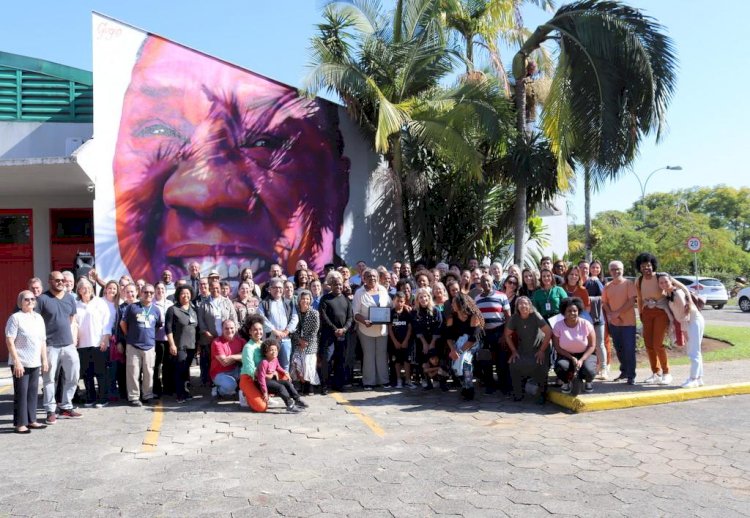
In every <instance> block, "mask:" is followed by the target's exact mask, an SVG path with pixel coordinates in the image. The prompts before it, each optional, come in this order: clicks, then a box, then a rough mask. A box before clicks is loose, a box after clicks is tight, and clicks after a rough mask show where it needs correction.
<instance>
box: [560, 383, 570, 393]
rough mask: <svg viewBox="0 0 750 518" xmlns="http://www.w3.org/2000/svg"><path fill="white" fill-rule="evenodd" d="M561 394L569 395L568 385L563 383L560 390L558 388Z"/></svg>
mask: <svg viewBox="0 0 750 518" xmlns="http://www.w3.org/2000/svg"><path fill="white" fill-rule="evenodd" d="M560 390H561V391H562V393H563V394H570V383H563V385H562V388H560Z"/></svg>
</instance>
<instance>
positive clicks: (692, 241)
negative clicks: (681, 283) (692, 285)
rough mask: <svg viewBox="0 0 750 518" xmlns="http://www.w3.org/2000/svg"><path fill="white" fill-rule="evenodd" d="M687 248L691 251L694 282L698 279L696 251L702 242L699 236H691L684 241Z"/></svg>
mask: <svg viewBox="0 0 750 518" xmlns="http://www.w3.org/2000/svg"><path fill="white" fill-rule="evenodd" d="M685 245H686V246H687V249H688V250H690V251H691V252H693V275H694V276H695V280H696V282H697V281H698V252H700V251H701V248H703V243H702V242H701V240H700V238H699V237H696V236H691V237H689V238H688V239H687V241H686V242H685Z"/></svg>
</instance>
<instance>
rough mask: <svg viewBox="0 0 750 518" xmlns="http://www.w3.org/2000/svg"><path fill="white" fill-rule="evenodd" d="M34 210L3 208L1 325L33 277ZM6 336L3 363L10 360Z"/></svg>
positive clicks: (0, 350) (0, 218)
mask: <svg viewBox="0 0 750 518" xmlns="http://www.w3.org/2000/svg"><path fill="white" fill-rule="evenodd" d="M31 216H32V213H31V209H0V323H1V324H2V328H3V332H5V323H6V322H7V321H8V317H9V316H10V314H11V313H13V311H14V309H15V307H16V299H17V297H18V292H19V291H21V290H23V289H25V288H26V285H27V283H28V281H29V279H30V278H31V277H33V276H34V245H33V242H34V240H33V237H34V236H33V229H32V223H31ZM7 359H8V348H7V346H6V345H5V335H3V339H2V341H1V343H0V361H7Z"/></svg>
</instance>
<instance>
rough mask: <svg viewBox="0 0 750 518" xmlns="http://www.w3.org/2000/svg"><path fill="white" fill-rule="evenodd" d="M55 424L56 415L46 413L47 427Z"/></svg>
mask: <svg viewBox="0 0 750 518" xmlns="http://www.w3.org/2000/svg"><path fill="white" fill-rule="evenodd" d="M56 422H57V415H56V414H55V413H54V412H47V425H48V426H49V425H52V424H55V423H56Z"/></svg>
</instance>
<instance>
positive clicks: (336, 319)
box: [5, 253, 703, 433]
mask: <svg viewBox="0 0 750 518" xmlns="http://www.w3.org/2000/svg"><path fill="white" fill-rule="evenodd" d="M635 265H636V269H637V270H638V271H639V272H640V273H641V275H640V276H639V277H638V278H637V279H636V281H635V282H633V281H631V280H629V279H626V278H625V277H624V276H623V270H624V268H623V264H622V263H621V262H619V261H612V262H611V263H609V265H608V266H609V273H610V275H611V280H610V281H609V282H606V284H605V279H604V277H603V276H602V274H603V271H602V270H603V268H602V264H601V263H600V262H598V261H593V262H592V263H590V264H589V263H588V262H586V261H580V262H578V263H577V264H568V263H566V262H563V261H555V262H554V263H553V261H552V259H551V258H549V257H544V258H542V260H541V262H540V264H539V269H538V270H537V269H532V268H525V269H521V268H520V267H518V266H517V265H511V266H509V267H508V268H507V271H504V269H503V267H502V265H501V264H500V263H492V264H491V265H489V266H483V265H480V264H479V261H478V260H477V259H472V260H470V261H469V264H468V267H467V268H465V269H462V268H461V267H460V266H459V265H457V264H446V263H442V262H441V263H438V264H436V265H435V266H434V267H432V268H428V265H426V264H424V263H421V262H418V263H416V264H414V265H413V268H412V265H411V264H409V263H407V262H395V263H393V265H392V267H391V268H390V269H389V268H387V267H384V266H379V267H378V268H370V267H368V266H367V264H366V263H365V262H364V261H359V262H358V263H357V264H356V273H354V275H352V272H351V271H350V270H349V269H348V268H346V267H338V268H336V267H335V266H334V265H326V267H325V271H324V272H322V275H321V276H320V277H319V276H318V273H317V272H313V271H311V270H309V269H308V268H307V264H306V263H305V262H304V261H302V260H300V261H299V262H298V263H297V265H296V271H295V272H294V274H293V275H290V276H288V277H287V276H285V275H284V274H283V272H282V268H281V266H280V265H278V264H275V265H272V266H271V267H270V268H269V271H268V273H267V275H266V282H264V283H263V285H262V287H261V286H260V285H258V284H256V283H255V281H254V272H253V271H252V270H250V269H248V268H246V269H244V270H243V271H242V272H241V274H240V281H239V285H238V286H236V288H235V287H233V286H232V285H231V284H230V283H228V282H226V281H222V280H221V279H220V277H219V274H218V272H217V271H212V272H210V273H209V275H208V276H205V277H204V276H202V275H201V272H200V267H199V265H198V264H197V263H192V264H189V265H188V271H189V272H190V276H189V277H188V278H187V279H183V280H179V281H177V282H173V279H172V272H171V271H169V270H165V271H164V272H163V273H162V278H161V280H160V281H159V282H156V283H155V284H150V283H148V282H146V281H145V280H142V279H139V280H136V281H133V279H131V278H130V277H128V276H123V277H122V278H120V279H119V281H114V280H110V281H105V280H103V279H101V278H100V277H99V276H98V275H97V273H96V272H95V271H93V270H92V271H90V272H88V275H86V276H82V277H81V278H79V279H78V280H77V281H76V280H75V279H74V278H73V275H72V274H71V273H70V272H62V273H61V272H57V271H55V272H52V273H51V274H50V276H49V285H48V289H47V291H44V292H43V286H42V282H41V280H40V279H38V278H33V279H31V280H30V281H29V286H28V289H27V290H24V291H22V292H21V293H19V295H18V301H17V303H18V311H17V312H15V313H14V314H13V315H12V316H11V317H10V318H9V320H8V323H7V325H6V333H5V335H6V341H7V344H8V350H9V355H10V362H9V363H10V364H11V365H12V369H13V374H14V389H15V390H14V394H15V395H14V425H15V430H16V432H18V433H30V431H31V430H32V429H36V428H43V427H45V426H46V425H51V424H54V423H56V421H57V419H58V417H59V418H80V417H81V413H80V412H78V410H77V409H76V408H74V398H75V397H76V394H77V391H78V390H79V384H78V383H79V378H82V379H83V382H84V383H83V385H84V390H83V395H82V396H81V398H82V399H83V401H84V405H85V406H86V407H93V408H101V407H103V406H106V405H107V404H109V403H110V402H112V401H127V402H128V404H130V405H133V406H141V405H142V404H144V403H146V404H148V403H151V402H152V401H154V400H155V399H157V398H161V397H162V396H167V395H170V396H173V397H174V398H175V400H176V402H178V403H184V402H187V401H189V400H190V399H191V397H192V396H191V392H190V389H191V378H190V366H191V365H192V364H193V362H194V361H195V359H196V356H197V357H198V360H199V365H200V381H201V383H202V384H203V385H204V386H211V387H212V388H211V391H212V396H214V397H216V398H235V397H237V394H238V393H239V394H240V396H239V399H240V401H241V403H244V404H246V405H247V406H250V407H251V408H252V409H254V410H257V411H263V410H265V409H266V408H267V407H268V404H269V403H271V402H272V399H271V398H270V397H269V396H271V395H278V396H279V398H280V399H281V400H282V401H283V404H284V405H285V407H286V409H287V410H288V411H289V412H299V411H300V410H301V409H304V408H305V407H306V406H307V405H306V403H305V402H304V400H303V398H302V396H305V395H310V394H312V393H313V392H318V393H321V394H326V393H327V392H328V390H345V389H346V388H348V387H350V386H352V384H353V382H354V380H355V376H354V373H355V365H356V363H357V361H358V360H359V361H361V385H362V387H363V389H364V390H373V389H375V388H379V387H380V388H390V387H395V388H408V389H415V388H417V387H419V386H420V385H421V387H422V388H423V389H425V390H430V389H432V388H434V387H435V386H438V387H439V388H440V389H442V390H444V391H447V390H450V389H451V385H453V386H454V387H456V388H457V389H459V390H460V393H461V395H462V397H463V398H465V399H467V400H470V399H473V398H474V397H475V387H474V382H475V379H476V380H479V381H480V382H481V383H482V385H483V386H484V388H485V391H486V392H488V393H491V392H494V391H496V390H500V391H502V393H503V394H505V395H506V396H508V397H512V398H513V399H514V400H516V401H520V400H522V399H523V397H524V392H525V390H524V388H525V385H526V381H527V380H533V381H534V382H535V384H536V387H537V389H536V400H537V402H538V403H544V401H545V398H546V392H547V378H548V372H549V369H550V366H552V367H553V369H554V372H555V374H556V378H557V382H558V384H559V385H560V387H561V390H562V391H563V392H571V390H572V388H573V384H574V382H575V381H576V380H580V381H581V383H582V387H583V390H584V391H585V392H591V391H593V381H594V379H600V380H609V379H610V378H611V376H610V365H611V363H612V355H611V354H608V352H609V347H608V344H609V343H610V342H611V344H612V346H613V347H614V350H615V352H616V356H617V359H618V361H619V364H620V365H619V375H618V376H616V377H615V379H614V381H620V380H621V381H625V382H626V383H628V384H633V383H635V380H636V372H635V368H636V360H635V349H636V348H635V344H636V307H637V309H638V314H639V315H640V319H641V322H642V324H643V339H644V342H645V347H646V351H647V353H648V358H649V363H650V367H651V374H650V375H649V376H648V377H647V378H646V380H645V381H644V383H654V384H664V385H667V384H670V383H672V376H671V374H670V373H669V363H668V358H667V354H666V350H665V347H664V343H663V342H664V338H665V335H666V333H667V331H668V330H669V329H670V327H671V328H672V330H673V332H674V333H675V336H676V337H677V338H678V340H677V342H678V343H680V340H679V338H681V337H683V336H686V338H687V342H686V343H687V349H688V355H689V356H690V359H691V373H690V377H689V378H688V379H687V380H686V381H685V383H684V384H683V386H684V387H696V386H700V385H702V384H703V378H702V360H701V354H700V342H701V339H702V334H703V318H702V316H701V314H700V311H699V309H698V307H697V304H696V300H695V298H694V296H692V295H691V293H690V292H689V291H688V290H687V288H685V287H684V286H682V285H681V284H679V283H678V282H677V281H675V280H674V279H673V278H672V277H671V276H670V275H668V274H666V273H657V265H658V263H657V260H656V258H655V257H654V256H652V255H651V254H647V253H644V254H641V255H639V256H638V257H637V258H636V260H635ZM97 292H100V294H99V295H97ZM40 371H41V374H42V379H43V405H44V408H45V410H46V421H45V423H41V422H38V421H37V418H36V413H37V412H36V405H37V391H38V379H39V374H40Z"/></svg>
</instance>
